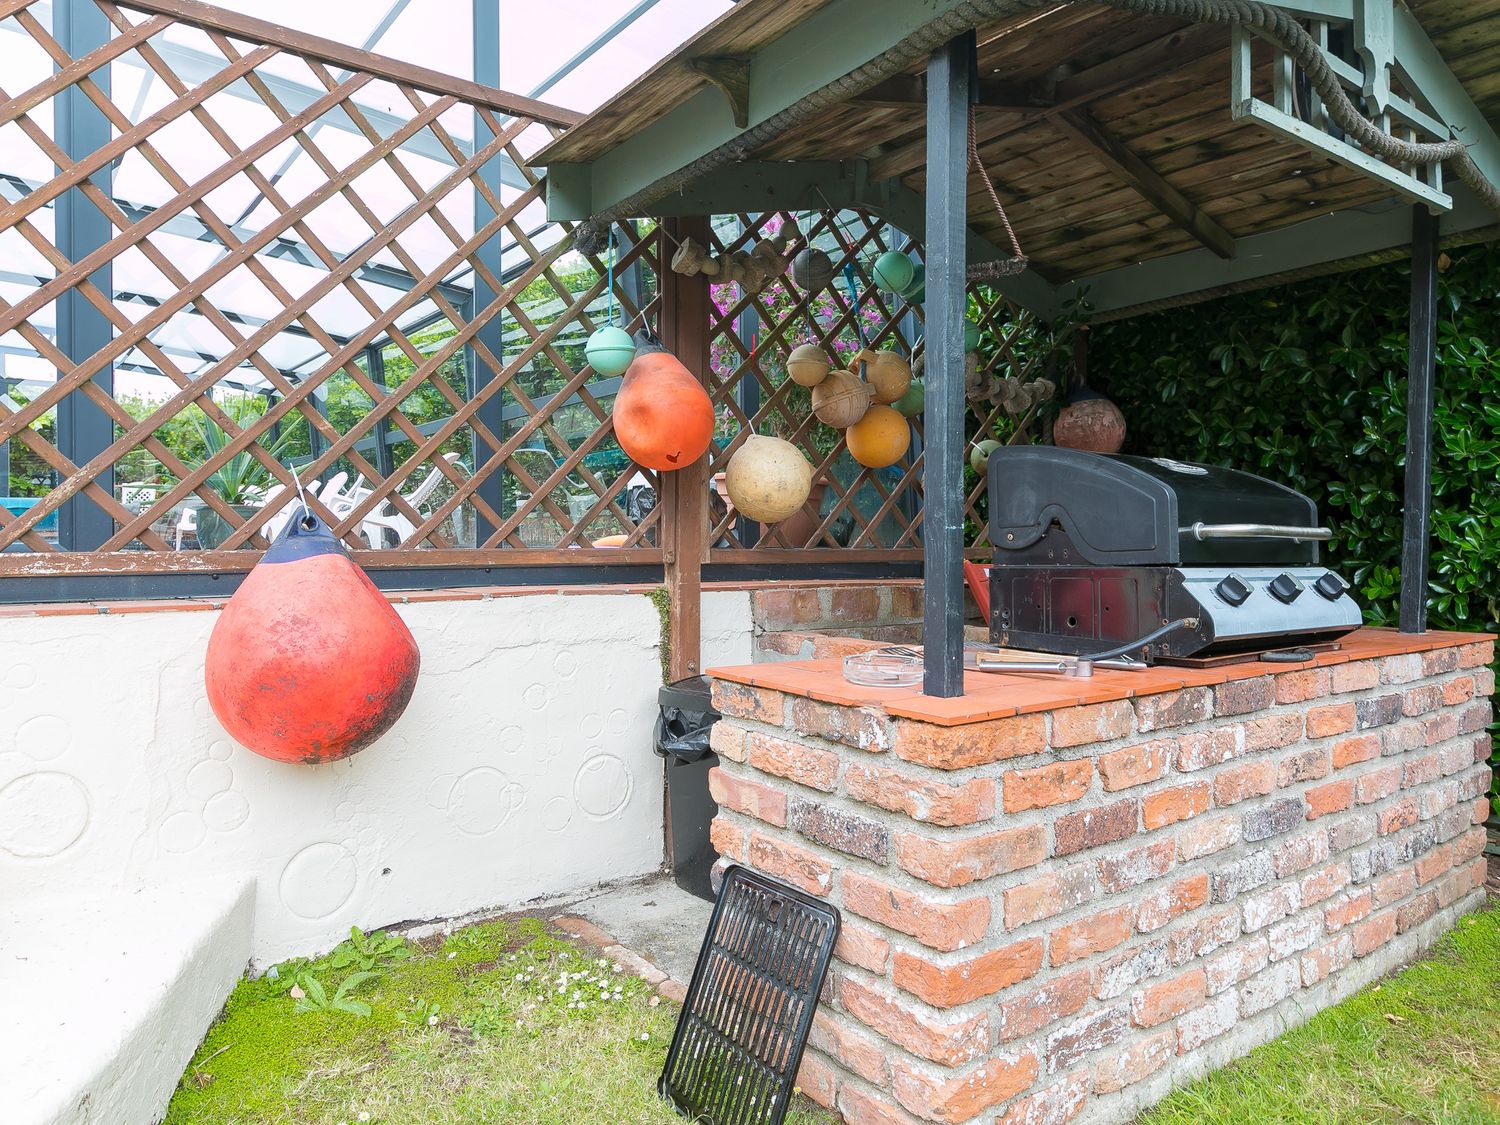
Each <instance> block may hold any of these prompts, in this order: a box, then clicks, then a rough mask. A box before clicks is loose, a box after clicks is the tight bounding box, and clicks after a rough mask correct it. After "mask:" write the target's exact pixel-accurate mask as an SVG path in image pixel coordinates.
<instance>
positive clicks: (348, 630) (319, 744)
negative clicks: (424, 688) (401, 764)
mask: <svg viewBox="0 0 1500 1125" xmlns="http://www.w3.org/2000/svg"><path fill="white" fill-rule="evenodd" d="M420 666H421V654H420V653H419V652H418V651H417V642H416V641H415V640H413V639H412V635H411V631H410V630H409V629H407V627H406V623H405V622H403V621H402V620H401V618H399V617H398V616H396V611H395V610H394V609H392V608H391V604H390V603H389V602H388V601H386V600H385V598H383V597H382V596H381V594H380V592H379V591H378V590H376V589H375V585H374V583H372V582H371V581H370V580H369V578H367V577H366V576H365V572H364V571H363V570H361V569H360V568H359V567H357V566H355V565H354V562H353V561H352V560H351V559H350V558H349V556H348V554H346V553H345V551H344V548H343V545H342V544H341V543H339V541H338V540H337V539H335V538H334V536H333V534H332V532H330V531H329V529H328V526H327V525H326V524H325V523H324V522H323V521H322V520H320V519H318V518H316V517H315V516H311V515H307V516H304V517H303V518H300V519H294V520H292V521H290V522H289V523H288V524H287V527H286V530H285V531H283V532H282V533H281V535H280V536H279V537H278V538H277V539H276V541H275V542H274V543H273V544H271V549H270V550H269V551H267V552H266V554H265V557H264V558H262V559H261V561H260V562H259V564H257V565H256V567H255V569H254V570H252V571H251V572H250V573H249V575H248V576H246V578H245V581H244V583H243V584H242V585H241V586H240V588H239V589H238V590H236V591H235V594H234V597H232V598H230V599H229V604H228V605H226V606H225V607H224V612H223V613H221V614H220V615H219V620H218V623H217V624H215V625H214V631H213V635H212V636H210V637H209V639H208V658H207V661H206V665H205V669H204V672H205V680H206V681H207V686H208V701H209V703H210V704H211V705H212V707H213V709H214V714H215V715H217V716H218V718H219V722H220V723H222V724H223V725H224V729H225V730H226V731H228V732H229V734H230V735H231V736H233V738H234V739H235V740H236V741H238V742H240V743H241V744H243V745H244V746H247V747H249V748H250V749H251V750H254V751H255V752H256V753H257V754H262V755H264V756H265V757H267V758H275V759H276V760H277V761H281V762H307V763H318V762H334V761H337V760H338V759H340V758H347V757H348V756H349V755H350V754H353V753H354V752H355V751H356V750H362V749H364V748H365V747H366V746H368V745H370V743H372V742H374V741H375V740H376V739H377V738H379V737H380V736H381V735H382V734H384V733H385V732H386V731H387V730H389V729H390V728H391V726H392V725H393V724H394V723H395V722H396V720H397V719H399V718H400V717H401V713H402V712H403V711H405V710H406V705H407V703H408V702H409V701H410V700H411V694H412V691H413V690H414V689H415V688H416V686H417V671H418V669H419V668H420Z"/></svg>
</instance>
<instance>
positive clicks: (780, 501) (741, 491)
mask: <svg viewBox="0 0 1500 1125" xmlns="http://www.w3.org/2000/svg"><path fill="white" fill-rule="evenodd" d="M812 478H813V467H812V465H811V464H810V463H809V462H808V460H807V458H806V457H804V456H802V453H801V452H800V451H799V450H798V449H797V447H796V446H795V445H793V444H792V443H791V442H789V441H782V440H781V438H773V437H761V436H760V435H759V434H751V435H750V436H749V437H748V438H746V439H745V444H744V445H742V446H740V447H739V449H737V450H735V453H734V456H733V457H731V458H730V459H729V466H728V468H727V469H726V470H725V472H724V489H725V491H726V492H728V493H729V499H730V502H731V503H733V504H734V510H735V511H736V512H738V513H739V514H740V515H742V516H744V517H746V518H747V519H752V520H759V521H760V522H761V523H780V522H781V521H782V520H784V519H786V518H787V517H788V516H791V515H794V514H796V513H797V512H799V511H801V509H802V505H803V504H805V503H807V498H808V496H809V495H811V493H812Z"/></svg>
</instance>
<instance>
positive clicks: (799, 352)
mask: <svg viewBox="0 0 1500 1125" xmlns="http://www.w3.org/2000/svg"><path fill="white" fill-rule="evenodd" d="M832 367H833V364H832V363H830V362H829V360H828V356H827V354H826V353H825V352H824V351H823V349H822V348H820V347H818V345H817V344H799V345H798V346H797V347H795V348H793V349H792V354H791V355H789V356H788V357H787V360H786V373H787V374H788V375H790V376H791V378H792V382H794V383H801V384H802V385H803V386H804V387H816V386H817V385H818V384H819V383H821V382H822V381H823V380H824V379H826V378H828V372H829V370H830V369H831V368H832Z"/></svg>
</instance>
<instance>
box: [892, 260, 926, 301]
mask: <svg viewBox="0 0 1500 1125" xmlns="http://www.w3.org/2000/svg"><path fill="white" fill-rule="evenodd" d="M897 296H899V297H900V298H901V299H902V300H903V301H905V302H906V303H907V304H908V305H920V304H921V303H922V302H923V301H925V300H926V299H927V267H926V266H923V265H918V266H917V268H916V269H914V270H913V271H912V274H911V281H910V282H909V283H908V284H907V286H906V288H905V289H903V290H901V292H900V293H899V294H897Z"/></svg>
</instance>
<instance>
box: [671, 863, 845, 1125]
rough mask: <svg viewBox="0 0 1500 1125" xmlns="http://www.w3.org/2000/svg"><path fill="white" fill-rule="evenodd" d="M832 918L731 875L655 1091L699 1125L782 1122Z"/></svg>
mask: <svg viewBox="0 0 1500 1125" xmlns="http://www.w3.org/2000/svg"><path fill="white" fill-rule="evenodd" d="M838 936H839V913H838V911H837V910H835V909H834V908H833V907H831V906H829V905H828V904H827V903H825V902H821V901H819V900H818V899H815V898H813V897H811V896H810V895H805V894H803V893H802V892H800V891H797V890H794V889H792V888H791V887H787V886H783V885H782V884H780V883H776V882H773V881H772V880H770V879H766V878H763V877H762V876H760V875H757V874H755V873H754V872H752V871H748V870H746V869H745V868H743V867H737V866H736V867H731V868H730V869H729V870H728V871H727V872H726V873H725V875H724V885H723V887H721V888H720V890H719V898H718V901H717V902H716V903H715V904H714V912H713V917H711V918H710V919H709V923H708V933H707V934H705V935H704V938H703V948H702V949H701V950H699V952H698V964H697V965H696V966H695V967H694V969H693V980H692V983H691V984H690V985H689V986H688V993H687V999H686V1000H685V1001H684V1002H683V1005H682V1015H681V1016H680V1017H679V1018H678V1020H677V1030H676V1032H675V1033H674V1034H673V1036H672V1047H671V1049H670V1050H669V1051H668V1052H667V1064H666V1067H665V1068H664V1069H663V1070H662V1075H661V1080H660V1081H659V1082H658V1083H657V1089H658V1090H659V1091H660V1092H661V1094H662V1096H663V1097H666V1098H669V1099H671V1101H672V1103H673V1104H674V1105H675V1106H676V1107H677V1109H678V1110H679V1111H680V1112H682V1113H683V1114H684V1115H686V1116H688V1117H690V1118H692V1119H693V1120H694V1121H695V1122H703V1123H704V1125H750V1123H751V1122H754V1123H755V1125H779V1123H780V1122H781V1121H782V1120H783V1119H784V1118H785V1117H786V1111H787V1102H788V1101H789V1100H790V1098H791V1094H792V1085H793V1082H794V1081H795V1079H796V1076H797V1067H798V1065H799V1064H800V1063H801V1061H802V1049H803V1048H804V1047H805V1046H806V1045H807V1032H808V1028H809V1027H811V1026H812V1017H813V1011H814V1009H816V1007H817V1004H818V993H819V992H820V991H821V990H822V988H823V979H824V977H826V976H827V974H828V959H829V957H830V956H831V955H832V953H833V945H834V942H835V941H836V940H837V939H838Z"/></svg>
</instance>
